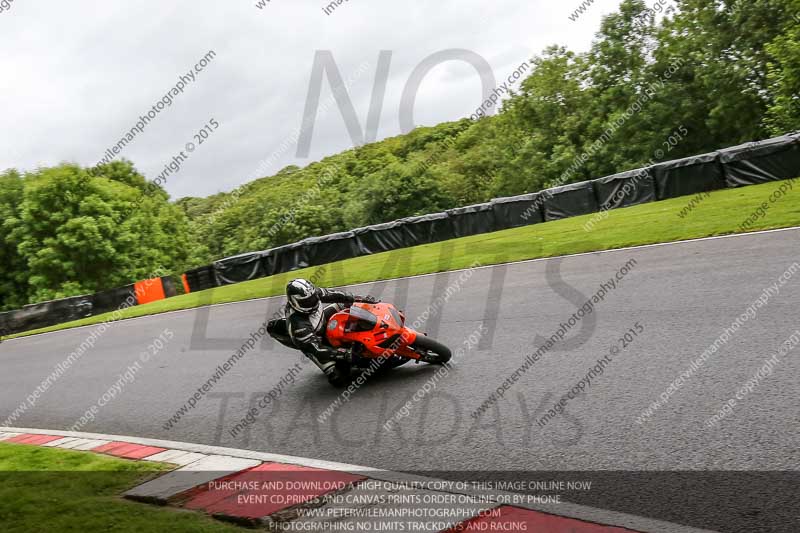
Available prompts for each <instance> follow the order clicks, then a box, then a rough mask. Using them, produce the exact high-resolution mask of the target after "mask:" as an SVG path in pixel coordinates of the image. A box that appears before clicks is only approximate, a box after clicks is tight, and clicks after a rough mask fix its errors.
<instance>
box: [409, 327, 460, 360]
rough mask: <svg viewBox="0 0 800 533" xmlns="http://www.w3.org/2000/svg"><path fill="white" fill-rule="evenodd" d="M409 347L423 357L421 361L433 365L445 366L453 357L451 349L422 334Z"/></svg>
mask: <svg viewBox="0 0 800 533" xmlns="http://www.w3.org/2000/svg"><path fill="white" fill-rule="evenodd" d="M408 347H409V348H411V349H412V350H414V351H415V352H417V353H418V354H420V355H421V356H422V358H421V359H420V360H421V361H423V362H425V363H430V364H432V365H443V364H445V363H446V362H448V361H449V360H450V358H451V357H452V356H453V354H452V353H451V352H450V348H448V347H447V346H445V345H444V344H442V343H441V342H438V341H435V340H433V339H431V338H430V337H426V336H425V335H422V334H419V335H417V338H416V340H414V342H412V343H411V344H409V345H408Z"/></svg>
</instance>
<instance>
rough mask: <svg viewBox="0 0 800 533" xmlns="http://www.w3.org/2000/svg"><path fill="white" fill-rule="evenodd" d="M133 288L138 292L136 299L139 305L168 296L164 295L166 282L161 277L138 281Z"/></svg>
mask: <svg viewBox="0 0 800 533" xmlns="http://www.w3.org/2000/svg"><path fill="white" fill-rule="evenodd" d="M133 288H134V291H135V292H136V301H137V302H139V305H143V304H148V303H150V302H155V301H158V300H163V299H164V298H166V296H165V295H164V283H163V282H162V281H161V278H153V279H146V280H143V281H137V282H136V283H135V284H134V286H133Z"/></svg>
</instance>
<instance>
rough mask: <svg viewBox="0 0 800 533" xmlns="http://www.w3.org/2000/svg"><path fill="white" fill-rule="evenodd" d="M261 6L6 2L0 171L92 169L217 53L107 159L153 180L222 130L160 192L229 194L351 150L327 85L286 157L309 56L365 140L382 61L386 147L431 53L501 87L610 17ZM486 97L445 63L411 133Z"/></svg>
mask: <svg viewBox="0 0 800 533" xmlns="http://www.w3.org/2000/svg"><path fill="white" fill-rule="evenodd" d="M258 1H259V0H228V1H222V0H218V1H212V0H179V1H166V2H165V1H163V0H162V1H156V0H144V1H140V2H129V1H121V0H109V1H104V2H99V1H96V0H92V1H90V0H72V1H67V2H65V1H63V0H60V1H58V0H13V2H11V3H10V7H9V8H5V9H4V10H3V11H2V12H0V50H2V53H0V72H2V73H3V75H2V77H0V105H1V106H2V111H3V113H2V122H3V127H2V128H0V146H2V149H0V169H5V168H9V167H15V168H19V169H24V170H30V169H34V168H36V167H39V166H49V165H54V164H57V163H59V162H62V161H71V162H77V163H79V164H81V165H84V166H91V165H94V164H95V163H97V162H98V161H99V160H100V159H101V158H102V157H103V155H104V153H105V151H106V150H107V149H108V148H110V147H112V146H114V145H116V144H117V142H118V141H119V140H120V138H122V137H124V135H125V133H126V132H127V131H129V130H130V129H131V128H132V127H134V126H135V125H136V122H137V121H138V120H139V117H140V116H141V115H145V114H147V112H148V111H150V110H151V108H152V107H153V105H154V104H156V102H158V101H159V100H160V99H161V98H163V97H164V95H165V94H167V93H168V92H169V91H170V89H171V88H173V87H175V85H176V84H177V83H178V79H179V77H180V76H181V75H184V76H186V75H187V74H188V72H189V71H190V70H192V69H193V68H194V65H195V64H196V63H197V62H198V61H199V60H200V59H201V58H203V57H204V56H205V55H206V54H207V53H208V52H209V51H211V50H213V51H214V52H215V54H216V56H215V57H214V58H213V59H212V60H211V62H210V63H209V64H208V65H207V66H206V67H205V68H204V69H203V71H202V72H200V73H197V74H196V75H195V80H194V82H190V83H188V84H187V86H186V87H185V88H184V89H183V93H181V94H179V96H177V97H175V98H174V100H173V102H172V104H171V105H170V106H165V108H164V109H163V110H161V111H160V112H159V113H158V114H157V115H156V118H155V119H153V120H152V121H151V123H150V124H148V125H147V126H146V127H145V128H144V129H143V131H142V132H141V133H138V132H137V135H136V137H135V138H134V140H133V141H132V142H130V143H129V144H128V145H127V146H126V147H124V148H123V150H122V152H121V153H120V154H119V156H117V157H125V158H128V159H130V160H132V161H133V162H134V163H135V165H136V167H137V168H138V169H139V171H140V172H141V173H143V174H144V175H145V176H146V177H147V178H148V179H154V178H155V177H156V176H158V175H159V174H160V173H161V171H162V169H163V168H164V166H165V165H166V164H167V163H169V162H170V161H171V160H172V158H173V156H174V155H176V154H178V153H179V152H181V151H184V153H186V144H187V143H188V142H196V141H195V140H194V135H195V134H197V133H198V131H199V130H200V129H202V128H203V127H204V126H205V125H207V124H208V123H209V121H210V119H212V118H213V119H215V120H216V121H217V122H218V123H219V125H220V126H219V128H218V129H216V130H215V131H213V133H212V134H211V135H210V136H209V138H208V140H206V141H204V143H203V144H202V145H201V146H196V147H195V150H194V152H191V153H190V154H187V155H188V160H187V161H186V162H185V163H184V164H183V166H182V167H181V169H180V171H179V172H178V173H177V174H175V175H172V176H169V177H168V178H167V179H168V181H167V184H166V189H167V190H168V191H169V193H170V194H171V195H172V197H173V198H180V197H182V196H207V195H209V194H213V193H216V192H219V191H229V190H231V189H233V188H235V187H236V186H238V185H241V184H242V183H245V182H247V181H250V179H252V177H253V174H254V172H255V171H256V170H257V169H259V167H260V170H261V172H259V174H260V175H262V176H263V175H271V174H274V173H275V172H277V171H278V170H280V169H281V168H283V167H284V166H286V165H289V164H297V165H300V166H305V165H307V164H308V163H309V162H311V161H314V160H319V159H320V158H322V157H324V156H326V155H330V154H334V153H336V152H339V151H341V150H344V149H347V148H350V147H352V145H353V141H352V140H351V138H350V135H349V134H348V130H347V128H346V126H345V123H344V120H343V119H342V115H341V113H340V111H339V108H338V107H337V106H336V105H330V104H329V105H328V106H327V110H325V102H326V101H328V102H330V101H331V100H330V95H331V88H330V86H329V85H328V81H327V79H325V80H324V81H323V86H322V87H323V88H322V96H321V102H322V105H321V106H320V107H321V109H322V110H321V111H320V113H319V116H318V119H317V121H316V123H315V128H314V134H313V139H312V142H311V151H310V156H309V158H307V159H299V158H297V157H296V147H295V146H294V145H292V146H291V148H290V149H286V146H287V145H286V144H285V141H286V139H287V138H291V137H292V135H293V134H294V133H295V132H296V131H297V130H298V128H299V127H300V125H301V121H302V116H303V110H304V106H305V102H306V97H307V94H308V91H309V82H310V79H311V72H312V65H313V62H314V57H315V53H316V51H317V50H330V52H331V53H332V54H333V56H334V58H335V60H336V63H337V65H338V67H339V69H340V71H341V74H342V76H343V78H344V79H345V80H347V79H350V80H352V84H351V87H350V90H349V93H350V97H351V99H352V101H353V104H354V107H355V110H356V113H357V115H358V118H359V122H360V123H361V125H362V128H363V127H364V125H365V123H366V118H367V112H368V110H369V106H370V101H371V97H372V90H373V83H374V79H375V75H376V69H377V67H378V57H379V53H380V51H381V50H391V51H392V61H391V68H390V71H389V77H388V83H387V87H386V95H385V100H384V102H383V109H382V114H381V120H380V126H379V129H378V138H379V139H381V138H385V137H389V136H394V135H398V134H399V133H401V128H400V122H399V116H398V115H399V104H400V98H401V95H402V93H403V89H404V87H405V86H406V83H407V81H408V79H409V76H410V75H411V73H412V71H414V69H415V67H417V65H419V64H420V63H421V62H422V61H423V60H424V59H425V58H426V57H428V56H430V55H431V54H434V53H437V52H440V51H442V50H447V49H456V48H457V49H466V50H471V51H473V52H475V53H476V54H478V55H479V56H481V57H483V58H484V59H485V60H486V61H487V62H488V63H489V65H491V67H492V70H493V73H494V76H495V77H496V79H497V81H498V83H502V82H503V81H505V80H506V79H507V77H508V76H509V75H510V74H511V73H513V72H514V70H515V69H516V68H517V67H518V66H519V65H520V64H521V63H522V62H523V61H526V60H528V59H530V58H531V57H532V56H533V55H534V54H537V53H539V52H540V51H541V50H542V49H543V48H544V47H546V46H547V45H550V44H561V45H565V46H567V47H569V48H570V49H572V50H576V51H584V50H586V49H588V47H589V45H590V43H591V40H592V38H593V35H594V33H595V31H596V30H597V29H598V27H599V23H600V18H601V17H602V15H604V14H607V13H610V12H611V11H613V10H615V9H616V8H617V6H618V5H619V1H618V0H597V2H596V3H595V4H594V5H593V6H591V7H590V8H589V9H588V10H587V12H586V13H585V14H583V15H582V16H581V17H580V18H579V19H578V21H577V22H573V21H571V20H570V19H569V15H570V14H571V13H572V12H573V11H574V10H575V9H576V8H577V6H578V5H579V4H580V0H564V1H561V2H553V1H552V0H527V1H525V2H523V1H519V0H518V1H512V0H494V1H477V0H435V1H433V0H431V1H428V2H423V1H421V0H417V1H413V0H411V1H406V2H401V1H397V0H395V1H389V0H349V1H345V2H343V3H342V5H340V6H339V7H337V8H336V10H335V11H333V13H332V14H330V15H327V14H325V13H324V12H323V7H324V6H325V5H327V4H328V3H329V2H330V0H327V1H325V0H319V1H317V0H270V1H269V2H266V1H265V2H264V3H265V4H266V5H265V7H264V8H263V9H259V8H257V7H256V3H258ZM362 66H363V67H362ZM359 67H362V68H361V70H359ZM359 72H361V74H359ZM481 92H482V91H481V80H480V77H479V76H478V73H477V72H476V70H475V68H473V67H471V66H469V65H468V64H466V63H464V62H460V61H449V62H446V63H442V64H441V65H439V66H437V67H435V68H434V69H433V70H431V72H430V74H429V75H428V76H427V77H426V78H425V79H424V82H423V83H422V85H421V87H420V90H419V93H418V96H417V99H416V106H415V111H414V119H415V124H416V125H434V124H438V123H440V122H443V121H449V120H457V119H459V118H462V117H468V116H470V115H471V114H472V113H474V112H475V109H476V107H478V106H479V105H480V104H481V101H482V94H481ZM281 145H283V147H284V148H283V149H281ZM275 153H279V154H280V157H279V158H272V159H273V160H274V161H270V162H269V163H268V164H264V163H263V161H264V160H265V159H268V158H269V157H270V156H271V155H272V154H275Z"/></svg>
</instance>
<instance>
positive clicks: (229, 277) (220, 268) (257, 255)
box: [190, 252, 267, 286]
mask: <svg viewBox="0 0 800 533" xmlns="http://www.w3.org/2000/svg"><path fill="white" fill-rule="evenodd" d="M266 253H267V252H248V253H246V254H239V255H234V256H232V257H226V258H225V259H220V260H219V261H216V262H214V278H215V280H216V284H217V285H218V286H222V285H229V284H231V283H239V282H242V281H248V280H251V279H258V278H263V277H264V276H266V275H267V274H266V271H265V270H264V264H263V261H262V257H263V256H264V255H265V254H266ZM190 286H191V284H190Z"/></svg>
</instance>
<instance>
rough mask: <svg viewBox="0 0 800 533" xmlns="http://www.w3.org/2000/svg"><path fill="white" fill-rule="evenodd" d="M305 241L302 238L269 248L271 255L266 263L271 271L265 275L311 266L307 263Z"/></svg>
mask: <svg viewBox="0 0 800 533" xmlns="http://www.w3.org/2000/svg"><path fill="white" fill-rule="evenodd" d="M305 243H306V240H302V241H300V242H295V243H292V244H287V245H285V246H280V247H278V248H273V249H272V250H270V251H269V253H270V256H271V257H270V259H269V260H268V264H269V265H270V266H271V267H272V272H269V273H268V274H267V275H268V276H271V275H275V274H281V273H283V272H291V271H292V270H298V269H300V268H306V267H308V266H311V265H309V264H308V252H307V250H306V247H305Z"/></svg>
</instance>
